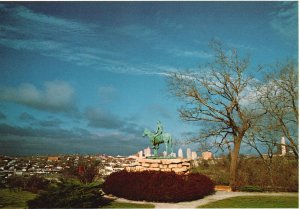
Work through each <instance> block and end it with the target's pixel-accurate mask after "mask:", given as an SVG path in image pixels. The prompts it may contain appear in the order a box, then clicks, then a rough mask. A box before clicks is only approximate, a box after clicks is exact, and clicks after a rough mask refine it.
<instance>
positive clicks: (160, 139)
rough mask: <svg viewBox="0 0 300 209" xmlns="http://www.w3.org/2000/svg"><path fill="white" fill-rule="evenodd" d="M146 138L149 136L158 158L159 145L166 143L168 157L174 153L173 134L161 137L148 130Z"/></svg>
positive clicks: (145, 132) (163, 134) (162, 134)
mask: <svg viewBox="0 0 300 209" xmlns="http://www.w3.org/2000/svg"><path fill="white" fill-rule="evenodd" d="M145 136H148V137H149V139H150V140H151V143H152V145H153V146H152V149H153V153H154V156H155V157H156V156H157V151H158V148H159V145H160V144H162V143H164V144H165V146H166V152H167V155H169V154H171V153H173V140H172V137H171V134H169V133H161V134H160V135H157V136H156V134H155V133H153V132H151V131H149V130H148V129H145V131H144V134H143V137H145Z"/></svg>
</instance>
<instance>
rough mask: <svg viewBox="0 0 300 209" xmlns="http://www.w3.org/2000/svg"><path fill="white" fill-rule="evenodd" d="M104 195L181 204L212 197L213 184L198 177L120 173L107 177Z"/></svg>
mask: <svg viewBox="0 0 300 209" xmlns="http://www.w3.org/2000/svg"><path fill="white" fill-rule="evenodd" d="M103 191H104V192H105V193H106V194H113V195H115V196H117V197H123V198H126V199H130V200H139V201H141V200H145V201H153V202H182V201H191V200H197V199H201V198H203V197H205V196H207V195H209V194H212V193H214V182H213V181H212V180H211V179H209V178H208V177H207V176H204V175H202V174H199V173H191V174H187V175H179V174H175V173H174V172H160V171H143V172H127V171H125V170H123V171H120V172H116V173H112V174H111V175H110V176H108V177H107V179H106V181H105V182H104V184H103Z"/></svg>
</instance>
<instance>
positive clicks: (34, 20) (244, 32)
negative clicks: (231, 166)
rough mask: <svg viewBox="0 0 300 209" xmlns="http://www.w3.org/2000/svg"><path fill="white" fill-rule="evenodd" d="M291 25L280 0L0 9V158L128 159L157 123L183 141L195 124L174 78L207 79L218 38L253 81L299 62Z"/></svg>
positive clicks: (290, 7)
mask: <svg viewBox="0 0 300 209" xmlns="http://www.w3.org/2000/svg"><path fill="white" fill-rule="evenodd" d="M297 18H298V5H297V2H280V1H278V2H275V1H273V2H201V1H199V2H198V1H196V2H0V66H1V67H0V72H1V76H0V154H5V155H37V154H39V155H53V154H58V153H66V154H74V153H79V154H96V153H102V154H109V155H118V154H120V155H130V154H133V153H136V152H138V151H139V150H141V149H144V148H146V147H147V146H149V145H150V142H149V139H147V138H143V137H142V134H143V131H144V129H145V128H147V129H150V130H152V131H155V130H156V122H157V121H158V120H160V121H161V122H162V124H163V126H164V130H165V131H166V132H169V133H171V135H172V136H173V138H174V141H176V142H177V143H179V142H183V141H185V140H186V139H188V138H189V137H190V136H191V133H196V132H197V130H198V129H199V127H197V125H195V124H192V123H187V122H184V121H182V120H181V119H180V118H179V113H178V111H177V109H178V108H179V107H180V105H181V104H182V103H181V102H180V101H178V100H177V99H176V98H174V97H172V96H171V95H170V93H169V91H168V88H167V77H168V75H169V74H170V72H174V71H185V70H196V71H197V72H199V73H206V69H205V68H202V67H200V66H203V65H204V64H205V63H208V62H211V61H212V60H213V53H212V51H211V50H210V48H209V42H210V41H211V40H213V39H215V40H221V41H222V42H223V43H224V44H225V45H226V46H228V47H229V48H235V49H236V50H238V51H239V52H240V53H241V54H249V55H250V57H251V65H250V68H251V69H253V73H254V75H255V76H256V77H257V78H258V79H259V77H260V75H258V74H256V73H255V72H256V71H255V70H254V69H255V68H256V67H257V66H258V65H268V64H272V63H275V62H278V61H285V60H287V59H295V60H298V19H297ZM251 69H250V71H251ZM182 146H183V145H182ZM187 146H190V147H191V148H192V150H194V151H197V150H198V148H199V147H198V146H197V145H194V144H190V145H187Z"/></svg>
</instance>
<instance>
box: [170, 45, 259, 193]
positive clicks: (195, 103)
mask: <svg viewBox="0 0 300 209" xmlns="http://www.w3.org/2000/svg"><path fill="white" fill-rule="evenodd" d="M211 46H212V49H213V51H214V52H215V60H214V61H213V62H212V63H210V64H208V66H207V68H206V69H205V71H201V72H187V73H174V74H172V75H171V76H170V77H169V78H168V84H169V89H170V91H171V93H172V95H174V96H176V97H179V99H180V100H181V101H183V102H184V105H183V106H182V107H181V108H180V109H179V113H180V117H181V118H182V119H183V120H186V121H198V122H202V124H203V125H205V126H202V130H201V134H200V136H199V137H198V138H197V139H196V140H195V141H201V140H205V139H209V140H211V139H214V141H215V143H216V145H217V146H219V147H220V148H222V147H223V145H225V146H227V147H228V148H229V149H230V156H231V163H230V186H231V188H232V190H236V180H237V166H238V163H237V162H238V157H239V152H240V147H241V143H242V139H243V137H244V136H245V134H246V132H247V131H248V130H249V128H250V127H251V124H252V122H253V121H254V120H255V119H256V118H257V117H259V115H258V114H256V112H257V111H255V110H254V109H251V108H250V107H247V105H243V104H244V103H245V100H246V99H247V98H246V96H247V95H248V93H247V92H248V90H249V88H250V85H251V82H253V81H254V80H253V78H252V77H251V76H249V75H247V74H246V69H247V68H248V65H249V59H247V58H240V57H239V55H238V53H237V51H236V50H232V51H225V50H224V49H223V46H222V44H220V43H218V42H213V43H212V44H211Z"/></svg>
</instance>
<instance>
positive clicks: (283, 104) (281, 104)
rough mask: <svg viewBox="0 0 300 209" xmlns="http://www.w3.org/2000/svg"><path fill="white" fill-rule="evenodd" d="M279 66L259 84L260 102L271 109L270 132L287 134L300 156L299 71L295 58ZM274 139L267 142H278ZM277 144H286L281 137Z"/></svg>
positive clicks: (294, 150)
mask: <svg viewBox="0 0 300 209" xmlns="http://www.w3.org/2000/svg"><path fill="white" fill-rule="evenodd" d="M277 68H278V70H276V71H274V72H272V73H269V74H267V76H266V78H265V82H263V84H261V85H260V86H259V87H258V102H259V104H260V106H261V107H262V108H263V109H264V110H265V111H266V113H267V117H268V119H269V121H268V124H269V127H268V130H269V132H270V133H274V134H275V135H277V139H278V138H279V139H280V138H281V137H285V138H286V139H287V140H288V142H289V143H288V144H286V146H288V147H289V148H290V149H291V150H292V151H293V153H294V155H295V156H296V158H297V159H298V156H299V150H298V74H297V70H296V68H295V65H294V64H293V63H292V62H288V63H286V64H279V65H278V66H277ZM272 140H274V139H271V138H269V139H267V140H265V142H269V143H274V142H273V141H272ZM275 144H277V145H282V144H281V142H280V141H279V142H278V141H276V142H275Z"/></svg>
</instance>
